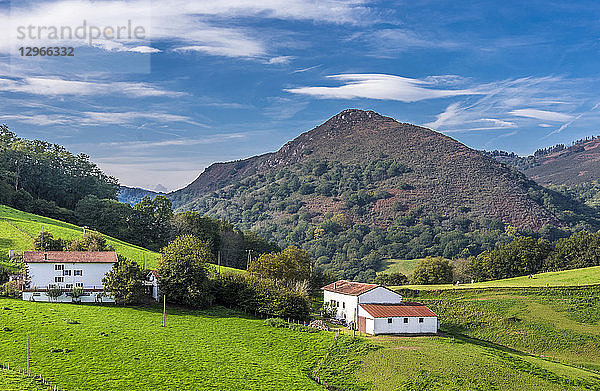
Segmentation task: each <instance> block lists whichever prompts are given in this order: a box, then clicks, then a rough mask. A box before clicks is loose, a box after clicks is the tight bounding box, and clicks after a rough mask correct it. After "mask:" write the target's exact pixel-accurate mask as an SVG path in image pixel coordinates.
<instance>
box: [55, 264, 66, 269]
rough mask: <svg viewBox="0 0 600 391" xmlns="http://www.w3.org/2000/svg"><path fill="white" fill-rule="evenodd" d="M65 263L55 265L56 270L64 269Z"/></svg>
mask: <svg viewBox="0 0 600 391" xmlns="http://www.w3.org/2000/svg"><path fill="white" fill-rule="evenodd" d="M64 268H65V265H54V270H63V269H64Z"/></svg>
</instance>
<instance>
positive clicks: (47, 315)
mask: <svg viewBox="0 0 600 391" xmlns="http://www.w3.org/2000/svg"><path fill="white" fill-rule="evenodd" d="M161 320H162V316H161V311H160V308H122V307H109V306H104V307H102V306H92V305H72V304H56V303H31V302H24V301H20V300H13V299H0V361H4V362H10V363H11V364H12V365H18V366H23V365H25V363H26V342H25V341H26V338H27V336H28V335H29V336H30V338H31V357H32V366H31V368H32V370H34V371H35V372H36V373H39V374H42V375H43V376H45V377H47V378H48V379H50V380H51V381H53V382H54V383H55V384H57V385H58V386H59V387H60V388H61V389H65V390H150V389H156V390H159V389H161V390H176V389H188V390H189V389H222V390H224V389H227V390H320V389H321V387H319V386H317V384H315V383H314V382H313V381H312V380H310V379H309V377H308V376H307V374H306V373H307V372H308V371H310V369H311V368H313V367H314V366H315V365H316V363H317V362H318V360H319V359H320V358H321V357H322V356H323V355H324V353H325V351H326V349H327V347H328V346H329V344H330V342H331V340H332V334H331V333H327V332H319V333H307V332H299V331H294V330H290V329H283V328H273V327H268V326H265V325H264V321H263V320H260V319H251V318H246V317H244V316H243V315H240V314H239V313H237V312H233V311H229V310H226V309H222V308H215V309H213V310H207V311H184V310H177V309H171V310H169V311H168V315H167V327H165V328H163V327H160V324H161ZM3 330H4V331H3Z"/></svg>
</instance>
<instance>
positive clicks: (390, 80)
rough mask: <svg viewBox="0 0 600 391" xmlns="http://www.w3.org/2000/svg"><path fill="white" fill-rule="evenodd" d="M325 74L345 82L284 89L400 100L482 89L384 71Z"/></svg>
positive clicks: (329, 96) (331, 96) (334, 96)
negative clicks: (438, 85) (443, 86)
mask: <svg viewBox="0 0 600 391" xmlns="http://www.w3.org/2000/svg"><path fill="white" fill-rule="evenodd" d="M327 77H328V78H331V79H335V80H339V81H342V82H345V84H343V85H342V86H337V87H298V88H290V89H286V91H287V92H291V93H294V94H302V95H310V96H314V97H317V98H324V99H354V98H368V99H380V100H396V101H401V102H417V101H420V100H425V99H434V98H444V97H450V96H459V95H477V94H481V93H482V92H479V91H476V90H471V89H435V88H431V86H432V85H434V84H435V81H432V80H429V81H428V80H420V79H412V78H407V77H401V76H395V75H386V74H374V73H363V74H341V75H332V76H327Z"/></svg>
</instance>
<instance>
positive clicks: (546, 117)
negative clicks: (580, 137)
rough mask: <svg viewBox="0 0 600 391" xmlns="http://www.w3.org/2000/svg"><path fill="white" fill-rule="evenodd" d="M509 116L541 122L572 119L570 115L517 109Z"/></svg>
mask: <svg viewBox="0 0 600 391" xmlns="http://www.w3.org/2000/svg"><path fill="white" fill-rule="evenodd" d="M509 114H511V115H514V116H517V117H526V118H534V119H539V120H542V121H556V122H566V121H569V120H571V119H573V116H572V115H570V114H565V113H558V112H555V111H548V110H538V109H517V110H512V111H510V112H509Z"/></svg>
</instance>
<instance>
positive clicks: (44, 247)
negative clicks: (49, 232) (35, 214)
mask: <svg viewBox="0 0 600 391" xmlns="http://www.w3.org/2000/svg"><path fill="white" fill-rule="evenodd" d="M42 250H43V251H46V246H44V225H43V224H42Z"/></svg>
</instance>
